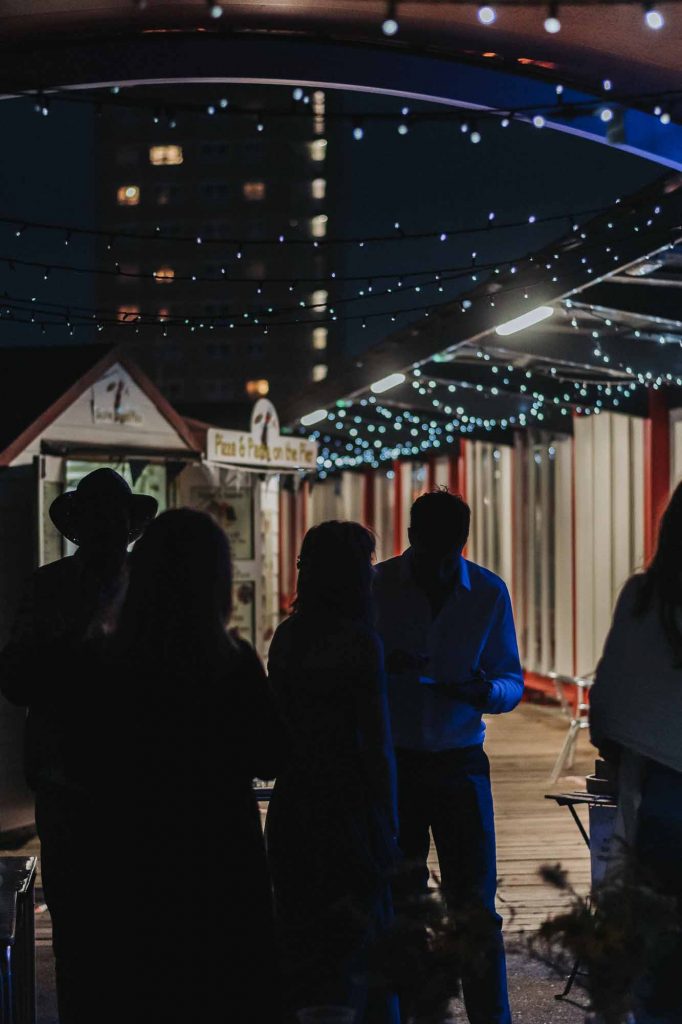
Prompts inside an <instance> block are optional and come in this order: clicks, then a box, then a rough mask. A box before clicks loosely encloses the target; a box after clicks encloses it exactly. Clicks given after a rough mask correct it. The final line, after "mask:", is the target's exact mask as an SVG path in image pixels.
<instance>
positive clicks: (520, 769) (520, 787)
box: [0, 704, 594, 941]
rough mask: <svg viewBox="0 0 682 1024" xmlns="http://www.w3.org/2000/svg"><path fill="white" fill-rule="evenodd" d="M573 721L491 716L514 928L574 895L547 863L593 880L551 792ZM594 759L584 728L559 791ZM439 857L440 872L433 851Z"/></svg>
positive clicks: (31, 848) (502, 872)
mask: <svg viewBox="0 0 682 1024" xmlns="http://www.w3.org/2000/svg"><path fill="white" fill-rule="evenodd" d="M566 728H567V723H566V720H565V719H563V718H562V717H560V715H559V713H558V711H556V710H554V709H553V708H551V707H540V706H536V705H533V704H523V705H521V706H520V707H519V708H518V709H517V710H516V711H514V712H513V713H512V714H510V715H503V716H501V717H495V718H491V719H490V720H489V722H488V739H487V743H486V748H487V750H488V754H489V756H490V760H491V765H492V777H493V790H494V794H495V811H496V822H497V849H498V853H497V864H498V877H499V879H500V887H499V909H500V912H501V913H502V915H503V916H504V918H505V926H506V930H507V932H520V931H530V930H533V929H534V928H535V927H537V925H538V924H539V923H540V922H541V921H542V920H544V919H545V918H546V917H547V916H548V915H549V914H550V913H552V912H555V911H556V910H558V909H560V908H561V907H562V906H565V904H566V899H567V897H566V896H565V895H564V894H562V893H558V892H556V891H555V890H553V889H551V888H548V887H547V886H546V885H545V884H544V883H543V882H542V881H541V880H540V878H539V877H538V868H539V867H540V865H541V864H543V863H552V864H554V863H556V862H560V863H561V864H562V865H563V866H564V867H565V868H567V869H568V870H569V871H570V875H571V880H572V881H573V883H574V884H575V886H576V888H577V889H578V890H579V891H581V892H584V891H586V890H587V887H588V885H589V869H590V861H589V854H588V851H587V848H586V846H585V843H584V841H583V839H582V838H581V836H580V833H579V832H578V829H577V828H576V826H575V823H574V822H573V820H572V818H571V816H570V814H569V812H568V810H567V809H566V808H561V807H557V806H556V804H554V803H552V802H551V801H548V800H545V799H544V795H545V793H547V792H550V790H551V788H552V787H550V785H549V781H548V780H549V775H550V771H551V768H552V765H553V763H554V760H555V758H556V755H557V752H558V751H559V749H560V747H561V744H562V742H563V739H564V736H565V732H566ZM593 760H594V753H593V751H592V748H591V747H590V746H589V743H588V741H587V737H586V736H585V734H583V735H582V736H581V738H580V744H579V750H578V759H577V761H576V765H575V768H574V769H573V771H574V773H575V776H576V777H571V778H570V779H563V780H560V782H559V784H558V785H557V786H555V787H554V791H561V790H562V789H563V790H566V789H568V790H573V789H576V788H578V787H579V785H580V784H581V782H582V779H581V778H580V776H581V775H582V776H583V777H584V775H585V773H586V772H587V771H588V770H590V769H591V765H592V761H593ZM263 810H265V808H264V807H263ZM131 845H134V839H132V837H131ZM38 850H39V844H38V841H37V840H36V839H33V840H31V841H30V842H28V843H26V845H24V846H22V847H21V848H20V849H19V850H16V849H13V850H6V851H4V852H6V853H8V854H15V855H16V854H17V853H24V852H26V853H29V852H30V853H36V852H38ZM1 852H3V851H0V853H1ZM431 864H432V867H433V870H434V871H435V872H436V873H437V860H436V858H435V854H434V853H433V851H432V857H431ZM39 882H40V879H39ZM36 924H37V935H38V938H39V939H42V940H43V941H44V940H46V939H48V938H49V937H50V922H49V914H40V915H39V916H38V918H37V922H36Z"/></svg>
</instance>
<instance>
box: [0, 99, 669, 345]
mask: <svg viewBox="0 0 682 1024" xmlns="http://www.w3.org/2000/svg"><path fill="white" fill-rule="evenodd" d="M244 90H245V92H246V91H248V87H247V86H245V87H244ZM280 92H281V95H282V105H283V106H287V105H290V103H291V90H290V89H288V88H281V89H280ZM190 93H191V89H190V87H188V96H189V95H190ZM402 106H403V104H402V103H401V101H399V100H397V99H395V98H393V97H377V96H364V95H362V94H358V93H352V94H341V93H337V92H329V93H328V107H327V109H328V111H330V112H331V111H334V110H343V111H345V112H346V113H348V114H350V113H353V114H355V113H357V114H363V113H365V114H367V113H369V112H371V111H392V112H395V114H396V118H395V119H394V120H392V121H388V122H376V121H372V120H369V121H366V122H363V127H364V132H365V134H364V138H363V139H362V140H361V141H356V140H354V139H353V134H352V125H353V122H352V120H351V119H346V120H335V119H332V118H329V121H328V131H327V137H328V139H329V148H328V153H329V158H328V161H327V167H326V174H327V178H328V192H327V194H328V197H329V202H328V208H327V213H328V214H329V218H330V221H329V236H330V237H332V236H344V237H345V236H354V235H368V236H369V235H373V234H385V233H391V232H393V230H394V224H395V222H396V221H397V222H399V223H400V225H401V228H402V229H403V230H404V231H407V232H414V231H440V230H441V229H443V230H445V229H447V228H450V229H456V228H458V227H463V226H470V225H478V224H480V225H485V224H487V223H488V216H489V214H490V213H491V212H494V214H495V223H500V222H504V221H510V220H511V221H513V220H517V219H518V220H521V219H523V220H526V219H527V218H528V217H529V216H531V215H534V216H536V217H538V218H541V217H546V216H549V215H554V214H569V213H574V214H575V213H577V212H578V211H580V210H583V209H586V208H591V207H600V206H603V205H606V204H609V203H611V202H613V201H614V200H615V199H616V198H617V197H618V196H620V195H625V194H627V193H628V192H631V191H633V190H635V189H637V188H639V187H641V186H642V185H644V184H645V183H646V182H648V181H651V180H652V179H654V178H656V177H659V176H660V175H661V174H662V173H663V172H664V168H661V167H659V166H658V165H656V164H653V163H651V162H648V161H646V160H642V159H640V158H637V157H631V156H628V155H626V154H623V153H621V152H618V151H616V150H610V149H609V148H608V147H606V146H603V145H598V144H596V143H591V142H587V141H584V140H582V139H579V138H577V137H573V136H569V135H566V134H560V133H558V132H554V131H551V130H549V129H536V128H532V127H529V126H526V125H522V124H512V125H511V126H509V127H508V128H502V127H501V126H500V125H499V123H497V122H492V121H489V120H485V121H482V122H480V123H479V125H478V126H477V127H478V130H479V131H480V132H481V135H482V139H481V142H480V143H479V144H478V145H475V144H473V143H472V142H471V141H470V133H469V134H465V133H463V132H461V130H460V127H459V125H458V123H457V122H456V121H448V122H445V121H443V122H439V123H417V124H414V125H413V126H412V127H410V130H409V131H408V133H407V134H406V135H402V136H401V135H399V134H398V131H397V125H398V123H399V121H400V120H401V118H400V116H399V115H400V110H401V107H402ZM409 108H410V110H411V111H414V110H416V109H418V108H417V107H416V106H415V105H414V104H410V105H409ZM419 109H424V106H423V105H422V106H421V107H420V108H419ZM192 116H202V115H200V114H196V115H192ZM95 117H96V113H95V110H94V108H93V106H92V105H90V104H73V103H59V102H55V103H53V104H52V105H51V109H50V113H49V115H48V116H47V117H45V116H43V115H41V114H37V113H35V111H34V104H33V102H30V101H26V100H19V101H4V102H3V103H2V104H0V131H1V132H2V137H3V138H4V139H5V140H6V142H5V146H4V147H3V149H4V152H3V161H2V162H1V163H0V189H1V194H2V203H1V209H0V213H1V214H2V215H3V216H12V217H16V218H17V219H19V220H20V219H21V217H24V216H25V217H26V218H27V219H31V220H43V221H51V222H58V223H64V224H70V223H73V224H80V225H83V226H96V223H95V194H96V182H95V180H94V174H95V170H94V168H95V161H94V156H93V139H94V124H95ZM266 172H269V173H271V170H270V169H266ZM311 176H313V173H312V171H311ZM568 227H569V223H568V219H562V220H560V221H557V222H555V223H552V224H548V225H535V226H534V227H531V226H527V227H525V228H521V229H514V230H505V231H500V230H495V229H494V227H493V228H492V229H490V230H488V231H486V232H485V233H479V234H476V235H467V236H463V237H456V238H450V239H449V240H448V241H447V242H444V243H441V242H438V241H434V240H433V239H431V240H428V241H405V240H402V241H398V242H391V243H383V244H374V245H369V244H368V245H366V246H365V247H364V248H360V247H359V246H357V245H354V246H341V247H335V248H334V249H333V250H332V251H333V257H332V259H331V260H330V263H331V265H332V266H333V267H334V268H335V269H336V270H337V273H338V274H339V276H342V275H367V276H368V277H372V278H373V280H372V287H373V289H374V291H375V292H379V291H383V290H384V289H385V288H386V287H387V286H393V287H395V284H396V282H397V279H398V275H399V274H401V273H403V274H404V273H408V272H413V271H417V270H419V271H422V270H424V271H436V270H446V269H447V268H452V267H457V266H460V265H463V264H467V263H468V262H469V261H470V258H471V253H472V252H474V251H475V252H476V253H477V262H478V263H479V264H481V263H486V262H488V261H494V260H498V259H500V260H502V259H511V258H515V257H518V258H522V257H523V256H524V255H525V254H526V253H528V252H530V251H532V250H533V249H536V248H539V247H540V246H542V245H543V244H544V243H546V242H547V241H549V240H550V239H551V238H554V237H556V238H559V237H561V236H562V235H563V234H565V233H566V232H567V230H568ZM15 232H16V225H13V226H7V225H0V257H3V258H4V259H5V260H6V259H7V258H9V257H12V256H14V257H15V258H17V259H20V258H23V259H29V260H35V261H38V262H40V263H41V265H43V264H44V266H45V267H48V266H50V264H51V263H53V262H57V261H59V262H67V263H68V262H72V263H73V264H78V265H82V266H85V267H90V266H93V260H94V246H93V245H92V244H91V243H90V242H89V241H88V240H85V239H83V238H77V237H75V238H73V239H72V240H71V242H70V243H69V245H65V234H63V233H54V232H37V231H32V230H27V231H24V232H23V233H22V234H21V236H20V237H17V236H16V233H15ZM292 259H293V260H294V261H295V250H294V253H293V254H292ZM292 271H293V272H294V273H295V262H294V263H292ZM389 272H390V273H391V274H394V275H395V277H394V278H392V279H391V280H388V281H384V282H381V281H377V280H374V278H375V277H376V275H378V274H380V273H389ZM431 276H432V275H431ZM415 281H417V283H419V284H420V287H421V289H422V290H421V292H420V293H415V292H414V291H410V292H409V293H406V294H403V295H400V296H396V295H395V294H393V295H392V296H387V297H385V298H373V299H370V300H369V301H368V300H362V301H356V300H354V301H350V302H348V301H346V302H342V303H340V304H339V307H338V309H339V314H340V315H344V314H346V315H353V316H356V317H360V316H362V315H363V314H371V313H372V312H376V311H382V312H384V313H387V312H388V311H392V310H396V309H405V308H407V307H412V306H422V305H428V304H430V303H436V302H442V301H445V300H446V299H447V298H448V297H451V296H452V295H454V294H456V293H457V292H458V291H459V290H461V289H462V288H465V287H469V286H470V284H471V281H470V278H468V277H467V278H465V279H462V280H459V281H458V282H457V283H453V284H451V285H449V286H448V285H446V284H444V285H443V287H444V291H443V292H442V293H439V292H438V291H437V290H436V287H434V286H433V284H431V285H429V286H427V285H425V284H424V282H425V281H426V278H423V279H415ZM360 287H363V288H364V287H366V283H365V282H359V283H357V284H354V285H344V286H342V287H340V288H332V289H331V290H330V302H333V301H334V300H335V299H336V300H337V301H338V300H339V298H345V299H346V300H348V299H354V296H355V295H356V293H357V289H358V288H360ZM0 289H1V291H2V293H8V294H9V295H11V296H15V297H19V298H23V299H29V300H30V299H31V297H33V296H36V297H37V299H38V300H39V301H42V302H49V301H53V302H58V303H66V304H69V305H73V306H78V305H80V306H93V305H94V301H95V300H94V280H93V278H92V276H90V275H75V274H66V273H60V272H58V271H56V270H54V269H53V270H51V271H50V273H49V276H48V279H47V280H44V279H43V270H42V269H41V268H34V269H30V270H23V269H22V268H21V267H20V266H15V269H13V270H12V269H10V268H9V266H8V264H7V262H4V263H1V264H0ZM418 315H419V314H417V313H414V314H411V316H418ZM405 322H406V317H405V316H403V317H402V318H399V320H398V323H397V324H393V323H391V321H390V318H389V316H388V315H382V316H381V317H379V318H377V319H374V318H372V317H370V316H368V319H367V324H366V327H365V328H363V327H362V326H361V321H360V320H359V319H356V320H353V321H348V322H347V323H345V324H343V325H341V324H339V325H338V326H337V328H336V331H335V335H336V338H337V339H338V341H339V342H342V343H343V346H344V348H345V349H346V351H347V352H351V353H356V352H358V351H359V350H361V349H362V348H363V347H364V346H366V345H367V344H370V343H372V342H375V341H377V340H378V339H379V338H381V337H382V335H384V334H385V333H387V332H388V331H389V330H391V329H393V328H394V327H396V326H399V325H400V323H403V324H404V323H405ZM275 333H276V332H273V337H274V334H275ZM94 340H100V341H101V340H102V339H101V338H99V339H98V336H97V331H96V329H95V327H94V326H93V327H90V326H88V327H85V328H80V329H77V330H76V332H75V334H74V336H73V337H71V336H70V335H69V333H68V330H67V328H66V326H64V327H56V328H55V327H50V328H47V329H46V333H45V334H43V333H41V331H40V328H39V327H38V326H36V325H23V324H8V323H7V322H2V323H0V344H3V345H16V344H27V343H28V344H49V343H50V342H54V343H59V344H63V343H65V342H68V341H74V342H76V343H78V342H86V341H94Z"/></svg>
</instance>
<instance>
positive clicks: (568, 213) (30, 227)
mask: <svg viewBox="0 0 682 1024" xmlns="http://www.w3.org/2000/svg"><path fill="white" fill-rule="evenodd" d="M619 203H620V199H616V200H615V204H616V205H618V204H619ZM612 205H613V204H609V205H607V206H598V207H588V208H583V209H579V210H577V211H576V210H564V211H561V212H559V213H547V214H544V215H538V214H537V213H535V212H533V211H531V212H529V213H528V214H527V215H526V216H524V217H518V216H517V217H515V218H513V219H509V220H504V219H500V217H499V215H498V213H497V212H496V211H495V210H490V211H489V212H488V213H487V214H486V215H485V218H484V219H483V220H482V221H480V222H478V223H473V222H472V223H470V224H465V225H447V224H444V225H442V226H440V227H436V228H428V229H426V230H421V231H410V230H409V229H406V228H405V227H404V226H403V225H402V224H401V222H400V221H399V220H398V219H394V220H393V222H392V227H391V230H390V231H386V232H383V233H381V234H365V235H350V236H338V237H325V238H309V237H305V238H301V237H296V236H291V235H289V236H287V235H286V234H284V233H282V232H280V233H278V234H276V235H270V236H267V237H263V238H258V239H255V238H252V239H248V240H244V239H243V238H238V237H235V236H228V237H222V236H216V235H211V234H209V233H204V234H196V233H195V234H192V235H182V234H179V233H178V234H172V235H169V234H166V233H165V232H164V229H163V227H162V226H161V225H160V224H157V225H156V226H155V228H154V231H152V232H137V231H126V230H117V231H107V230H103V229H101V228H88V227H82V226H80V225H74V224H56V223H54V222H49V221H35V220H31V219H29V218H21V217H17V216H16V214H0V224H6V225H8V226H9V227H10V228H11V229H12V230H13V231H14V235H15V237H16V238H21V237H22V236H26V235H28V234H30V233H32V232H34V231H36V232H41V231H46V232H56V233H58V234H61V235H63V243H64V245H65V247H67V248H68V247H70V246H71V245H72V243H73V240H74V238H75V237H77V236H83V237H86V238H100V239H103V240H105V242H106V249H107V251H109V252H112V251H113V250H114V249H115V248H116V246H117V243H121V242H123V241H132V242H136V243H137V242H160V243H163V244H166V245H167V244H168V242H169V241H172V242H173V244H174V245H175V244H176V243H186V244H189V245H191V246H193V247H195V248H196V249H201V247H203V246H229V247H230V252H229V253H228V254H227V256H226V260H227V261H229V260H231V259H235V260H244V258H245V256H246V253H247V250H249V251H251V250H254V249H257V248H258V247H259V246H276V247H277V248H279V247H280V246H289V245H307V246H311V247H313V248H315V249H322V248H327V247H329V246H337V245H338V246H357V247H358V248H361V249H362V248H365V247H366V246H370V245H373V244H377V245H384V244H385V243H387V242H391V243H400V242H403V243H407V242H411V241H438V242H440V243H441V244H442V243H445V242H448V241H451V240H453V239H456V238H462V237H464V236H467V235H478V234H483V235H489V234H490V233H491V232H494V231H505V230H509V229H518V228H532V227H535V226H538V227H539V226H541V225H543V224H553V223H562V222H564V223H566V224H567V225H568V226H569V228H570V230H571V231H578V230H579V227H580V224H579V221H580V220H581V219H583V218H586V217H595V216H599V215H600V214H602V213H604V212H606V211H607V210H609V209H611V208H612ZM114 266H115V264H114ZM374 276H375V277H382V276H391V275H381V274H375V275H374ZM299 279H301V278H299Z"/></svg>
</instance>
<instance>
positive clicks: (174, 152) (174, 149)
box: [149, 146, 183, 167]
mask: <svg viewBox="0 0 682 1024" xmlns="http://www.w3.org/2000/svg"><path fill="white" fill-rule="evenodd" d="M182 161H183V156H182V146H151V147H150V149H149V163H150V164H154V167H163V166H168V165H176V164H181V163H182Z"/></svg>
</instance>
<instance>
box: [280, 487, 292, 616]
mask: <svg viewBox="0 0 682 1024" xmlns="http://www.w3.org/2000/svg"><path fill="white" fill-rule="evenodd" d="M280 479H281V478H280ZM278 501H279V517H278V529H279V546H278V549H277V573H278V575H279V610H280V612H282V613H284V612H285V611H286V610H287V609H288V606H289V602H288V599H287V597H288V595H287V589H286V584H287V582H288V581H287V580H285V579H284V572H285V562H284V537H285V532H284V516H285V508H286V492H285V491H284V490H283V489H282V486H281V484H280V488H279V494H278Z"/></svg>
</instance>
